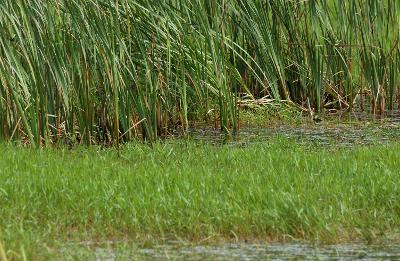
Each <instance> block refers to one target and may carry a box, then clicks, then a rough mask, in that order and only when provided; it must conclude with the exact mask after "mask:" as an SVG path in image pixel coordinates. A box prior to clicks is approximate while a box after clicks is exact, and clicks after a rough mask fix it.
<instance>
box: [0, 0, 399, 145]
mask: <svg viewBox="0 0 400 261" xmlns="http://www.w3.org/2000/svg"><path fill="white" fill-rule="evenodd" d="M399 10H400V8H399V4H398V2H397V1H390V0H385V1H379V2H378V1H363V0H350V1H347V0H346V1H345V0H338V1H333V0H316V1H296V0H271V1H266V0H246V1H245V0H234V1H227V0H219V1H211V0H194V1H189V0H183V1H182V0H181V1H177V0H163V1H150V0H84V1H83V0H75V1H65V0H56V1H45V2H43V1H39V0H27V1H22V0H4V1H1V2H0V13H1V16H0V32H1V34H0V138H1V139H6V140H10V139H22V140H24V141H26V142H29V143H31V144H46V143H56V142H75V141H78V142H81V143H87V144H94V143H97V144H98V143H107V144H108V143H114V144H118V143H119V142H120V141H122V140H131V139H133V138H135V137H137V136H141V137H143V138H145V139H146V140H149V141H154V140H156V139H157V137H159V136H162V135H165V134H167V133H168V132H169V131H170V130H171V129H174V128H176V127H177V126H180V127H181V128H182V129H183V130H186V129H187V128H188V125H189V122H190V121H196V120H199V119H203V118H206V117H207V115H209V114H207V112H210V111H217V113H218V116H217V118H216V119H217V120H218V121H219V123H220V124H219V125H220V127H221V129H222V130H224V131H227V132H230V131H233V132H236V131H237V128H238V125H239V120H238V115H239V113H238V106H237V104H238V99H240V95H241V94H242V93H246V94H247V95H251V96H253V97H258V98H260V97H265V96H269V98H271V99H274V100H277V101H278V102H279V101H281V100H287V101H288V102H289V103H292V104H297V106H302V107H306V101H307V100H310V103H311V106H312V107H313V108H315V109H316V110H318V111H321V110H323V109H324V108H332V107H333V108H337V109H342V108H352V107H353V106H355V105H359V106H360V107H361V108H364V107H367V106H365V105H366V103H370V106H368V108H370V109H371V111H372V112H375V113H377V112H384V110H385V109H388V108H389V109H393V108H394V106H395V104H396V101H397V100H398V99H399V97H400V96H399V94H398V91H399V89H400V84H399V82H400V77H399V75H400V66H399V64H400V48H399V31H400V22H399V20H400V19H399V17H400V14H399V12H400V11H399Z"/></svg>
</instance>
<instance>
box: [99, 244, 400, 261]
mask: <svg viewBox="0 0 400 261" xmlns="http://www.w3.org/2000/svg"><path fill="white" fill-rule="evenodd" d="M135 252H136V253H135V254H132V255H130V256H129V255H124V254H119V253H115V252H113V251H112V250H106V249H102V248H98V249H97V250H96V259H97V260H116V259H130V260H134V259H136V260H139V259H140V260H354V259H357V260H400V247H399V246H397V245H393V246H388V245H385V246H382V245H379V246H367V245H358V244H354V245H352V244H340V245H331V246H324V247H315V246H310V245H305V244H292V243H271V244H225V245H218V246H193V245H186V246H185V245H177V244H169V245H161V246H157V247H153V248H143V249H138V250H135Z"/></svg>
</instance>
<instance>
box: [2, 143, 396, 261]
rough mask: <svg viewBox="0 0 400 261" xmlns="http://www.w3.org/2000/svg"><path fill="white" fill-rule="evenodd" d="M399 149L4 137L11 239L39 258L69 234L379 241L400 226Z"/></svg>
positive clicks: (5, 226)
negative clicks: (69, 146)
mask: <svg viewBox="0 0 400 261" xmlns="http://www.w3.org/2000/svg"><path fill="white" fill-rule="evenodd" d="M399 149H400V145H399V144H397V143H394V144H392V145H389V146H387V147H386V146H382V145H377V146H371V147H358V148H354V149H324V148H321V147H318V146H315V145H311V144H310V145H308V144H302V145H298V144H296V143H294V142H292V141H287V139H273V140H271V141H269V142H266V143H262V144H259V145H254V146H250V147H246V148H239V147H236V148H232V147H228V146H222V147H220V146H213V145H206V144H198V143H191V142H183V141H180V142H178V141H176V142H172V143H155V144H154V146H153V148H150V147H149V146H147V145H143V144H139V143H138V144H128V145H124V147H121V148H119V149H107V150H98V149H96V147H91V148H89V149H83V148H74V149H73V150H66V149H41V150H39V149H26V148H18V147H16V146H10V145H1V146H0V153H1V155H3V156H2V157H1V159H0V242H2V243H3V246H4V247H5V249H6V251H7V253H8V255H9V256H10V257H11V256H14V257H15V253H21V252H22V251H25V253H26V255H27V256H28V260H33V259H34V260H37V258H38V257H37V256H45V255H46V253H48V254H54V253H59V251H62V248H61V249H54V247H60V246H63V245H64V246H65V244H66V243H67V242H69V240H72V241H85V240H96V239H114V240H121V239H128V240H133V241H135V240H139V242H142V240H143V239H145V238H146V237H148V238H149V239H150V240H152V241H153V240H154V241H156V240H157V238H171V237H172V238H174V237H175V238H182V239H184V240H194V241H196V240H201V239H204V238H209V237H211V238H215V239H224V238H225V239H226V238H229V237H230V236H231V235H232V234H234V235H236V236H238V237H239V238H240V239H246V238H247V239H285V238H286V239H287V238H296V239H308V240H316V241H322V242H332V241H341V240H344V241H346V240H354V239H361V240H379V238H380V237H381V236H382V235H389V234H390V233H396V231H399V228H400V227H399V224H400V179H399V175H398V173H399V172H398V166H399V151H400V150H399ZM151 238H153V239H151ZM49 251H50V252H49ZM51 251H53V252H51Z"/></svg>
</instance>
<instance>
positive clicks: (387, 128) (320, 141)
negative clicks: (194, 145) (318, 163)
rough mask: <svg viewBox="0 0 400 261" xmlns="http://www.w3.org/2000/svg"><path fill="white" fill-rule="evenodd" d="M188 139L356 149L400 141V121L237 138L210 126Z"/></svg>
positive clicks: (252, 132) (260, 131) (249, 132)
mask: <svg viewBox="0 0 400 261" xmlns="http://www.w3.org/2000/svg"><path fill="white" fill-rule="evenodd" d="M189 135H190V136H191V137H192V138H193V139H194V140H197V141H205V142H211V143H214V144H222V143H224V144H228V145H233V146H237V145H240V146H249V145H252V144H257V143H263V142H265V141H268V140H269V139H271V138H272V137H276V136H280V137H283V138H288V139H294V140H296V141H297V142H312V143H315V144H317V145H322V146H336V147H353V146H355V145H371V144H388V143H390V142H393V141H400V121H399V120H397V119H396V120H385V121H379V122H370V121H362V122H357V123H338V124H332V123H321V124H302V125H296V126H286V125H283V126H274V127H266V128H260V127H254V128H252V127H244V128H242V129H241V130H240V133H239V135H238V136H237V137H229V136H226V135H225V134H223V133H221V131H219V130H218V129H215V128H213V127H209V126H196V127H194V128H191V129H190V132H189Z"/></svg>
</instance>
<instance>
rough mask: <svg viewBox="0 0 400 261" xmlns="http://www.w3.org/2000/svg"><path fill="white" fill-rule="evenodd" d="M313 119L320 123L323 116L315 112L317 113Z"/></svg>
mask: <svg viewBox="0 0 400 261" xmlns="http://www.w3.org/2000/svg"><path fill="white" fill-rule="evenodd" d="M312 119H313V121H314V122H315V123H320V122H321V121H322V119H321V117H319V115H318V114H315V115H314V116H313V117H312Z"/></svg>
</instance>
